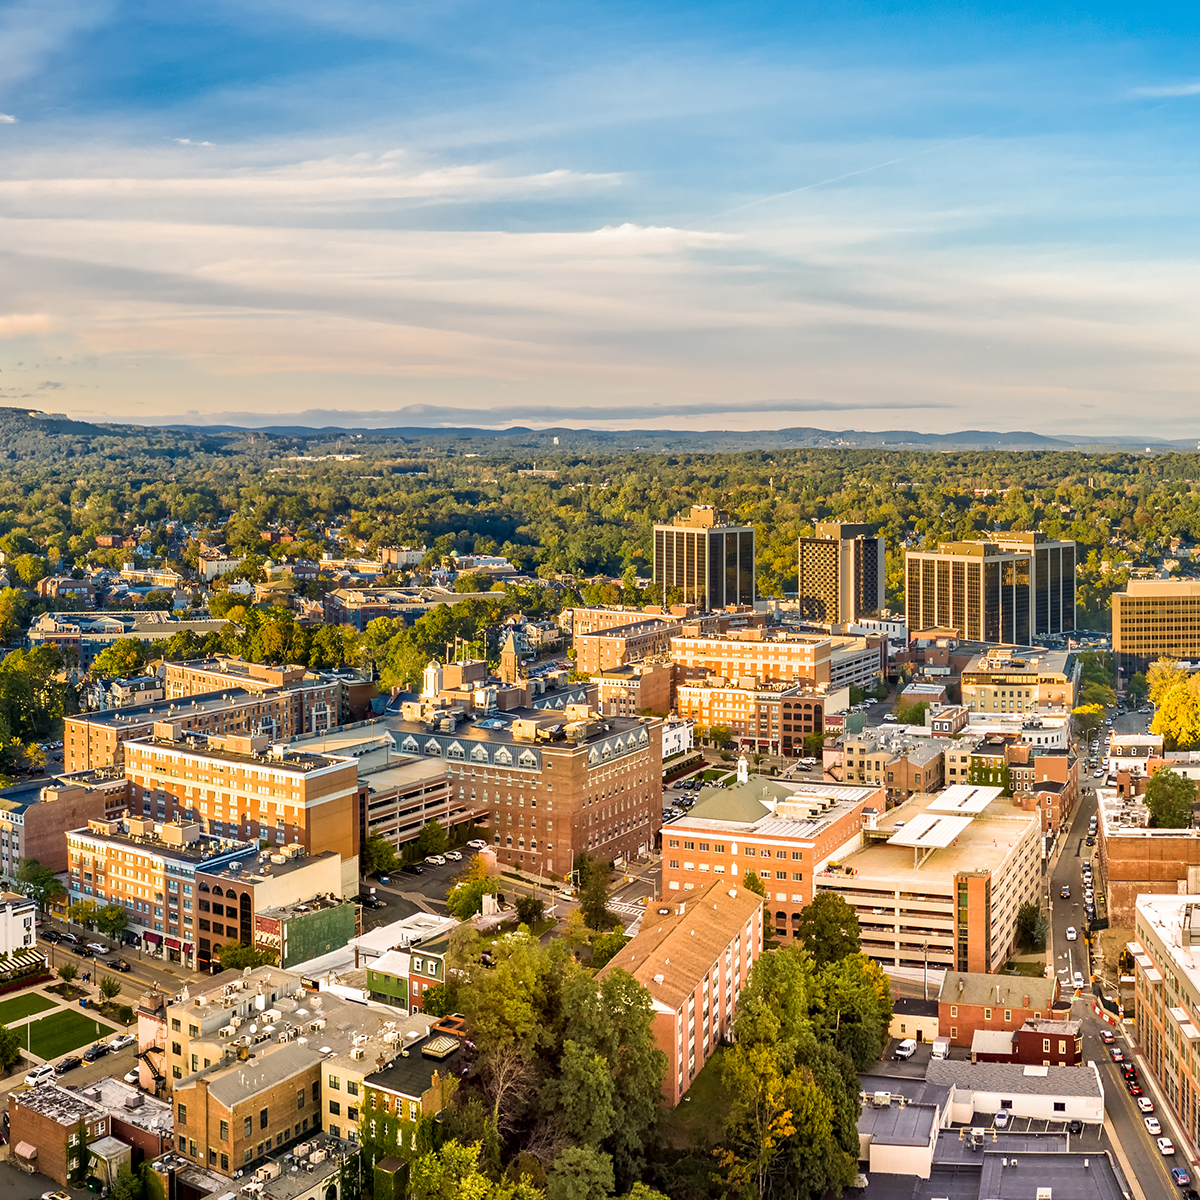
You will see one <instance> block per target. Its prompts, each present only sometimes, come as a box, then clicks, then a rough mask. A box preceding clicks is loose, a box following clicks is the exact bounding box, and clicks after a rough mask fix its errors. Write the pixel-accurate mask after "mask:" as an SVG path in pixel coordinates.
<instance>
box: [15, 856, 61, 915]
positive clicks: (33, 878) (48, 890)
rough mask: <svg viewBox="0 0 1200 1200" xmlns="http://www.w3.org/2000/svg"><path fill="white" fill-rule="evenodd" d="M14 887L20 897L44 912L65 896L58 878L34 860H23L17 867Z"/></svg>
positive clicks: (49, 869)
mask: <svg viewBox="0 0 1200 1200" xmlns="http://www.w3.org/2000/svg"><path fill="white" fill-rule="evenodd" d="M14 886H15V888H16V890H17V891H18V892H20V893H21V895H22V896H28V897H29V898H30V900H32V901H33V902H34V904H36V905H37V906H38V908H40V909H42V911H43V912H44V911H45V910H46V908H47V907H48V906H49V904H50V903H51V902H52V901H53V900H56V899H58V898H59V897H60V896H65V895H66V894H67V890H66V888H64V887H63V885H62V883H61V882H60V880H59V879H58V877H57V876H56V875H55V874H54V871H53V869H52V868H50V867H43V866H42V864H41V863H40V862H38V860H37V859H36V858H23V859H21V861H20V864H19V865H18V867H17V873H16V876H15V883H14Z"/></svg>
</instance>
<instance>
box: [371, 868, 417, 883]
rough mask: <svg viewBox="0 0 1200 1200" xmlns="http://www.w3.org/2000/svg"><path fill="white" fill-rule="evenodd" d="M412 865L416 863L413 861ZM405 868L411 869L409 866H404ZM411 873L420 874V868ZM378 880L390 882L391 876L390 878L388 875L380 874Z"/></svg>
mask: <svg viewBox="0 0 1200 1200" xmlns="http://www.w3.org/2000/svg"><path fill="white" fill-rule="evenodd" d="M413 865H414V866H415V865H416V864H415V863H414V864H413ZM406 869H408V870H411V868H406ZM413 873H414V874H416V875H420V874H421V872H420V870H419V869H418V870H417V871H415V872H413ZM379 882H380V883H391V882H392V881H391V878H390V877H389V876H387V875H380V877H379Z"/></svg>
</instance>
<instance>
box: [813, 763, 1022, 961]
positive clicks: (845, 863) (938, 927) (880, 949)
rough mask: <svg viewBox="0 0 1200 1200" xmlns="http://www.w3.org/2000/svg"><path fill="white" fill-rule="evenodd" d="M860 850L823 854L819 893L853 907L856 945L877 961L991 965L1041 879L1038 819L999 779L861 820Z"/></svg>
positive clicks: (1003, 952) (1003, 954) (1004, 953)
mask: <svg viewBox="0 0 1200 1200" xmlns="http://www.w3.org/2000/svg"><path fill="white" fill-rule="evenodd" d="M863 841H864V844H863V846H862V848H861V849H860V850H856V851H855V852H854V853H852V854H849V855H845V856H841V857H839V859H838V861H837V863H836V865H835V864H833V863H829V864H827V865H826V867H825V868H824V870H823V871H821V872H820V873H819V874H818V876H817V880H816V890H817V891H818V892H824V891H832V892H836V893H837V894H838V895H840V896H841V897H842V898H843V899H844V900H845V901H846V903H847V904H849V905H850V906H851V907H852V908H853V909H854V910H855V911H856V912H857V914H858V920H859V924H860V926H861V928H862V949H863V953H864V954H868V955H870V956H871V957H872V958H874V959H876V960H877V961H878V962H879V963H880V964H881V965H884V966H904V967H921V966H924V965H925V964H926V963H927V964H928V965H929V966H933V967H938V968H946V969H957V970H960V971H976V972H991V971H997V970H999V969H1000V967H1002V966H1003V965H1004V963H1005V962H1006V961H1007V958H1008V955H1009V954H1010V952H1011V951H1012V949H1013V947H1014V945H1015V940H1016V926H1017V910H1018V909H1019V908H1020V906H1021V905H1022V904H1023V903H1025V901H1027V900H1030V901H1032V900H1036V899H1037V896H1038V892H1039V889H1040V887H1041V856H1042V836H1041V822H1040V820H1039V819H1038V818H1037V817H1036V816H1034V815H1032V814H1027V813H1024V812H1021V811H1020V810H1019V809H1014V808H1013V806H1012V803H1011V801H1010V800H1008V799H1007V798H1001V797H1000V789H999V788H978V787H970V786H964V785H961V784H960V785H958V786H956V787H949V788H947V789H946V790H945V791H943V792H940V793H938V794H937V795H934V796H914V797H913V798H912V799H911V800H908V801H906V802H905V803H903V804H901V805H899V806H898V807H896V808H894V809H892V810H891V811H890V812H888V813H887V814H886V815H883V816H880V817H879V818H878V819H877V820H875V821H874V822H871V821H868V822H867V824H866V828H864V830H863Z"/></svg>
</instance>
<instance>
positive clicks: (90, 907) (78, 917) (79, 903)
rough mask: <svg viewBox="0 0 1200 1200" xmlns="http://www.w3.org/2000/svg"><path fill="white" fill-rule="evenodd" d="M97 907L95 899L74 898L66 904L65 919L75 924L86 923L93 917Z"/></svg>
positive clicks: (98, 907)
mask: <svg viewBox="0 0 1200 1200" xmlns="http://www.w3.org/2000/svg"><path fill="white" fill-rule="evenodd" d="M99 909H100V906H99V905H98V904H97V903H96V902H95V900H75V901H73V902H72V903H71V904H68V905H67V920H68V921H73V922H74V923H75V924H76V925H87V924H88V923H89V922H90V921H92V920H94V919H95V917H96V913H97V912H98V911H99Z"/></svg>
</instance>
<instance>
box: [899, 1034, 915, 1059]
mask: <svg viewBox="0 0 1200 1200" xmlns="http://www.w3.org/2000/svg"><path fill="white" fill-rule="evenodd" d="M916 1052H917V1043H916V1042H914V1041H913V1040H912V1038H905V1039H904V1041H902V1042H901V1043H900V1045H898V1046H897V1047H896V1057H897V1058H912V1056H913V1055H914V1054H916Z"/></svg>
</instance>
